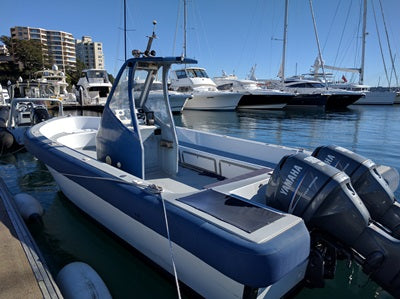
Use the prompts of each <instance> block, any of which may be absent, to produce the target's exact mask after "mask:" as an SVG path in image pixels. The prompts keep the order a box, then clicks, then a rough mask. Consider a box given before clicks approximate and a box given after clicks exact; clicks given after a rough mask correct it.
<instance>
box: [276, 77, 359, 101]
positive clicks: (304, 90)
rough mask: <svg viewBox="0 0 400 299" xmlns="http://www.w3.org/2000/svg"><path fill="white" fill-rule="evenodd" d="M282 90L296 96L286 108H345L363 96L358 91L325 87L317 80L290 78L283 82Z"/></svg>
mask: <svg viewBox="0 0 400 299" xmlns="http://www.w3.org/2000/svg"><path fill="white" fill-rule="evenodd" d="M283 90H287V91H291V92H294V93H295V94H296V96H295V97H294V98H292V99H290V100H289V102H288V106H289V107H292V106H293V107H295V106H316V107H324V108H326V109H336V108H345V107H347V106H349V105H351V104H353V103H355V102H356V101H358V100H359V99H360V98H362V97H363V96H365V94H364V93H363V92H360V91H350V90H343V89H338V88H332V87H328V88H327V87H326V86H324V84H323V83H321V82H320V81H317V80H312V79H307V78H301V77H291V78H287V79H286V80H285V83H284V86H283Z"/></svg>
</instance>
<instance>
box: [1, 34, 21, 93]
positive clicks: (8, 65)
mask: <svg viewBox="0 0 400 299" xmlns="http://www.w3.org/2000/svg"><path fill="white" fill-rule="evenodd" d="M0 41H1V42H2V43H3V44H4V45H5V46H6V47H7V50H8V52H9V53H10V54H11V55H12V46H11V38H10V37H9V36H5V35H2V36H1V37H0ZM18 77H19V70H18V67H17V65H16V64H15V63H14V62H13V61H7V60H6V61H3V62H2V63H0V83H1V84H2V85H3V87H4V86H7V82H8V81H9V80H10V81H11V82H15V81H16V80H17V78H18Z"/></svg>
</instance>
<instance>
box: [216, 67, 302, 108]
mask: <svg viewBox="0 0 400 299" xmlns="http://www.w3.org/2000/svg"><path fill="white" fill-rule="evenodd" d="M213 81H214V82H215V84H217V86H218V89H219V90H230V91H234V92H239V93H241V94H242V97H241V98H240V101H239V104H238V109H240V110H244V109H246V110H247V109H257V110H264V109H283V108H284V107H285V106H286V104H287V102H288V100H289V99H291V98H293V97H294V96H295V95H294V93H291V92H284V91H280V90H277V89H265V88H262V87H260V86H259V85H258V83H257V81H254V80H249V79H246V80H243V79H238V77H237V76H236V75H227V74H225V73H224V72H223V73H222V76H220V77H214V78H213Z"/></svg>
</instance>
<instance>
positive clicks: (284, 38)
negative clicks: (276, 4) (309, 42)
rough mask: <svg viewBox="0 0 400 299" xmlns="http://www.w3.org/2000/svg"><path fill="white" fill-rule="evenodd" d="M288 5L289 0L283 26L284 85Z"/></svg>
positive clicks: (283, 76) (282, 65)
mask: <svg viewBox="0 0 400 299" xmlns="http://www.w3.org/2000/svg"><path fill="white" fill-rule="evenodd" d="M288 4H289V0H285V20H284V24H283V49H282V63H281V69H280V76H281V82H282V84H283V83H284V82H285V59H286V40H287V26H288V15H289V11H288Z"/></svg>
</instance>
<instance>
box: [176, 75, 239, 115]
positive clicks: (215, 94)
mask: <svg viewBox="0 0 400 299" xmlns="http://www.w3.org/2000/svg"><path fill="white" fill-rule="evenodd" d="M171 74H172V76H171V84H170V89H172V90H175V91H178V92H183V93H191V94H192V96H193V97H192V98H191V99H189V100H188V102H187V103H186V105H185V109H188V110H235V109H236V107H237V105H238V103H239V101H240V99H241V97H242V94H241V93H238V92H233V91H220V90H218V89H217V85H216V84H215V83H214V81H213V80H211V79H210V78H209V77H208V75H207V72H206V70H205V69H204V68H198V67H186V68H183V69H179V70H174V71H172V72H171Z"/></svg>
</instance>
